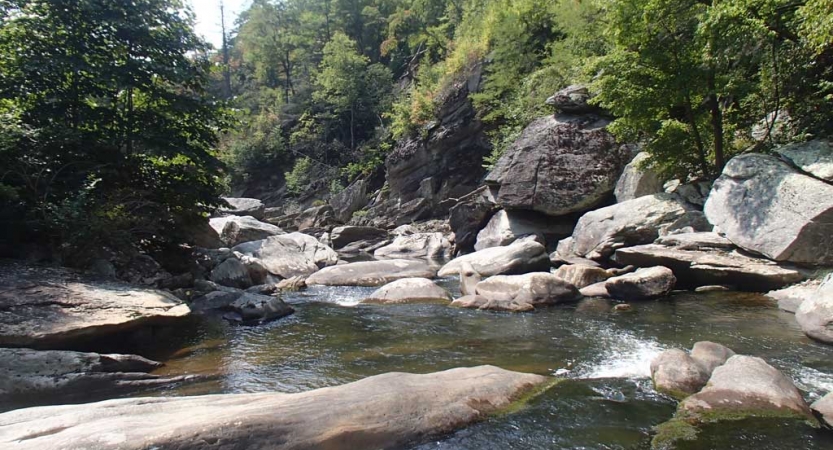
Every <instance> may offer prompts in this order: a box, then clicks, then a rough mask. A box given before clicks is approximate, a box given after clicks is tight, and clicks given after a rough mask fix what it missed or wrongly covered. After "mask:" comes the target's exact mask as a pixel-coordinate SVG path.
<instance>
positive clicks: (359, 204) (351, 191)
mask: <svg viewBox="0 0 833 450" xmlns="http://www.w3.org/2000/svg"><path fill="white" fill-rule="evenodd" d="M366 205H367V182H366V181H364V180H356V181H355V182H354V183H353V184H351V185H350V186H347V188H345V189H344V190H343V191H341V192H339V193H338V194H336V195H334V196H333V198H331V199H330V206H331V207H332V208H333V215H334V216H335V219H336V221H338V222H341V223H347V222H349V221H350V218H352V217H353V213H354V212H356V211H358V210H360V209H362V208H364V207H365V206H366Z"/></svg>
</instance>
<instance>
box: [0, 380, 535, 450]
mask: <svg viewBox="0 0 833 450" xmlns="http://www.w3.org/2000/svg"><path fill="white" fill-rule="evenodd" d="M548 382H550V379H549V378H547V377H543V376H540V375H531V374H522V373H517V372H510V371H507V370H503V369H499V368H497V367H492V366H480V367H473V368H461V369H451V370H447V371H444V372H437V373H431V374H425V375H414V374H407V373H388V374H384V375H377V376H374V377H370V378H366V379H364V380H361V381H357V382H354V383H349V384H346V385H343V386H336V387H329V388H323V389H317V390H313V391H307V392H302V393H298V394H282V393H259V394H224V395H206V396H199V397H168V398H166V397H156V398H131V399H120V400H110V401H105V402H100V403H92V404H86V405H77V406H54V407H44V408H37V409H22V410H17V411H12V412H9V413H5V414H0V430H2V431H0V446H2V447H3V448H6V449H9V450H28V449H33V450H34V449H38V450H40V449H46V448H61V449H64V450H81V449H91V448H95V449H97V450H115V449H119V450H139V449H147V448H177V449H181V450H189V449H193V450H196V449H204V448H206V447H207V446H216V445H217V444H220V443H222V445H223V446H229V445H230V446H233V447H234V448H247V449H267V448H269V449H276V450H289V449H292V450H312V449H328V450H348V449H349V450H352V449H360V448H374V449H398V448H404V447H405V446H407V445H410V444H412V443H413V442H415V441H421V440H426V439H429V438H433V437H436V436H440V435H443V434H446V433H449V432H451V431H453V430H455V429H457V428H460V427H463V426H466V425H469V424H471V423H473V422H476V421H480V420H484V419H486V418H487V417H488V416H489V415H492V414H496V413H499V412H502V411H504V410H506V409H507V408H508V407H510V406H511V405H512V404H513V402H516V401H519V400H521V399H522V397H523V396H525V395H529V394H531V393H532V392H533V391H534V390H535V389H537V388H542V387H543V386H545V385H546V383H548Z"/></svg>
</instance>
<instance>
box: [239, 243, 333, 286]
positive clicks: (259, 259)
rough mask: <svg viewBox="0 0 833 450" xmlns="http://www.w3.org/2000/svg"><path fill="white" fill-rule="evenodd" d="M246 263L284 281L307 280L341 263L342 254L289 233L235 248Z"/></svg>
mask: <svg viewBox="0 0 833 450" xmlns="http://www.w3.org/2000/svg"><path fill="white" fill-rule="evenodd" d="M233 250H234V251H235V252H238V253H240V254H242V255H243V257H242V259H243V261H244V262H245V263H247V264H249V265H250V266H251V265H255V266H256V268H255V269H254V270H258V269H262V270H265V271H266V272H268V273H270V274H272V275H276V276H279V277H281V278H292V277H296V276H302V277H306V276H309V275H312V274H313V273H315V272H317V271H318V270H319V269H322V268H324V267H328V266H333V265H335V264H336V263H338V254H337V253H336V252H335V251H334V250H333V249H331V248H330V247H327V246H326V245H324V244H322V243H320V242H319V241H318V240H317V239H315V238H314V237H312V236H309V235H306V234H303V233H289V234H285V235H281V236H272V237H270V238H268V239H264V240H262V241H256V242H248V243H246V244H242V245H239V246H237V247H234V249H233Z"/></svg>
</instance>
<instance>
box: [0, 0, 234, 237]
mask: <svg viewBox="0 0 833 450" xmlns="http://www.w3.org/2000/svg"><path fill="white" fill-rule="evenodd" d="M3 14H4V17H3V18H2V19H3V20H2V21H0V105H2V107H0V109H2V110H3V111H1V112H0V114H2V115H4V116H6V117H11V118H13V119H14V121H15V122H14V123H15V126H16V128H17V129H18V130H21V133H18V134H17V138H15V139H14V143H13V144H12V145H10V146H7V145H4V147H5V148H6V149H5V150H4V151H3V152H2V154H0V158H2V160H0V166H2V167H3V169H4V170H3V172H2V173H1V174H0V182H2V183H3V184H4V185H6V186H10V187H11V188H12V189H13V190H14V192H15V198H16V200H15V202H14V204H11V205H4V209H5V207H6V206H8V207H9V208H10V209H11V208H13V209H14V210H15V211H17V215H15V217H14V218H12V219H10V220H12V221H14V223H13V224H8V223H7V225H17V229H19V230H24V231H25V232H26V233H28V234H30V235H32V234H33V235H34V238H36V239H52V240H53V242H55V243H56V244H60V245H64V246H68V247H71V248H74V249H78V248H79V247H80V246H83V245H117V244H129V243H136V242H164V241H166V240H174V239H176V235H175V234H174V232H175V231H176V230H178V229H180V226H181V225H183V224H184V223H186V222H189V221H191V220H194V219H195V218H197V217H199V216H200V215H202V214H205V213H206V212H207V211H208V210H209V208H210V207H211V206H212V205H215V204H216V203H217V201H218V200H217V198H218V193H219V190H220V184H219V179H218V177H217V176H216V175H217V173H218V170H219V169H220V165H219V163H218V161H217V160H216V158H215V157H214V156H213V153H212V147H213V146H214V144H215V142H216V133H217V131H218V129H221V128H222V127H223V126H224V123H225V121H224V116H223V115H222V113H221V110H220V109H219V108H218V105H217V104H215V103H214V102H213V101H212V100H211V99H209V98H208V97H207V96H206V95H205V84H206V82H207V71H208V68H209V66H208V61H207V59H205V58H204V57H202V56H201V55H204V52H205V50H206V45H205V44H204V43H203V42H202V41H201V40H200V39H199V38H198V37H197V36H196V35H195V34H194V33H193V31H192V28H191V24H192V17H191V15H190V14H189V13H188V11H187V10H185V9H184V8H183V5H182V4H181V2H179V1H176V0H135V1H132V2H112V1H107V0H14V1H7V2H5V7H4V9H3ZM93 236H94V238H93ZM74 244H77V245H74Z"/></svg>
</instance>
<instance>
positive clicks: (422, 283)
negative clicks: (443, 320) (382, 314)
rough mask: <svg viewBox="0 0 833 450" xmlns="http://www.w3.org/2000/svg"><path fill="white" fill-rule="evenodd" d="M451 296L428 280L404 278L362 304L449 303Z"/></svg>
mask: <svg viewBox="0 0 833 450" xmlns="http://www.w3.org/2000/svg"><path fill="white" fill-rule="evenodd" d="M450 301H451V294H449V293H448V291H446V290H445V289H443V288H441V287H439V286H437V285H436V284H434V282H433V281H431V280H429V279H427V278H403V279H401V280H396V281H394V282H391V283H388V284H386V285H384V286H382V287H380V288H379V289H377V290H375V291H374V292H373V293H372V294H370V295H368V296H367V298H365V299H364V300H362V303H382V304H397V303H422V302H429V303H448V302H450Z"/></svg>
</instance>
